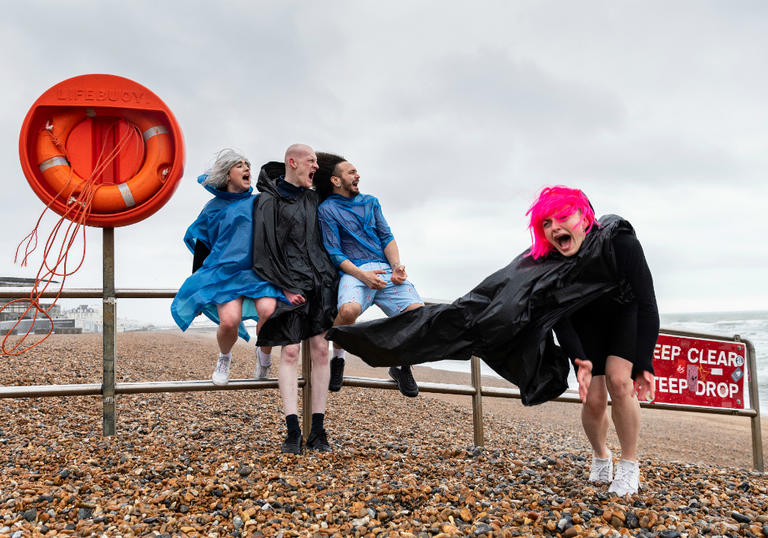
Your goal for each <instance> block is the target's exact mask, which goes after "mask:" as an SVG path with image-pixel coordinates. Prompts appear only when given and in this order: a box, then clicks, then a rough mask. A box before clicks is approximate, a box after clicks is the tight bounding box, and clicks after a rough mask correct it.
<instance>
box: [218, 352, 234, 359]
mask: <svg viewBox="0 0 768 538" xmlns="http://www.w3.org/2000/svg"><path fill="white" fill-rule="evenodd" d="M219 358H220V359H229V360H232V352H231V351H230V352H229V353H222V352H221V351H219Z"/></svg>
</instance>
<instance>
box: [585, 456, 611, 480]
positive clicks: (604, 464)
mask: <svg viewBox="0 0 768 538" xmlns="http://www.w3.org/2000/svg"><path fill="white" fill-rule="evenodd" d="M612 479H613V454H611V452H610V450H609V451H608V457H607V458H598V457H597V456H595V453H594V452H593V453H592V471H590V473H589V481H590V482H605V483H606V484H607V483H608V482H610V481H611V480H612Z"/></svg>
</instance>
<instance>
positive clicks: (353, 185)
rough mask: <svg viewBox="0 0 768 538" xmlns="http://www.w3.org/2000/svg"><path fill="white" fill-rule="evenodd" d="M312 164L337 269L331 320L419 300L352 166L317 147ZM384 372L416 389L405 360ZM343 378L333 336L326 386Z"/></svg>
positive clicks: (398, 308)
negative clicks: (335, 302) (334, 310)
mask: <svg viewBox="0 0 768 538" xmlns="http://www.w3.org/2000/svg"><path fill="white" fill-rule="evenodd" d="M317 164H318V170H317V172H316V173H315V177H314V184H315V188H316V190H317V192H318V194H319V195H320V197H321V198H322V199H323V200H324V201H323V203H321V204H320V207H319V208H318V210H317V211H318V218H319V219H320V226H321V228H322V231H323V244H324V245H325V248H326V250H327V251H328V253H329V254H330V256H331V260H332V261H333V263H334V265H335V266H336V267H337V268H338V269H339V271H340V272H341V275H342V276H341V280H340V282H339V295H338V306H339V315H338V317H337V318H336V321H335V323H334V325H335V326H338V325H350V324H352V323H354V322H355V321H356V320H357V318H358V317H359V316H360V315H361V314H362V313H363V312H365V310H366V309H367V308H368V307H370V306H371V305H372V304H375V305H376V306H378V307H379V308H381V309H382V310H383V311H384V313H385V314H386V315H387V316H394V315H395V314H399V313H400V312H405V311H407V310H413V309H416V308H419V307H422V306H424V303H423V302H422V300H421V297H420V296H419V293H418V292H417V291H416V288H414V287H413V284H411V283H410V282H409V281H408V280H407V278H408V275H407V274H406V272H405V266H404V265H403V264H402V263H400V251H399V249H398V247H397V242H396V241H395V236H394V235H392V232H391V230H390V229H389V225H388V224H387V221H386V219H385V218H384V215H383V214H382V211H381V205H380V204H379V201H378V200H377V199H376V198H375V197H374V196H370V195H368V194H361V193H360V188H359V182H360V174H359V173H358V172H357V169H356V168H355V166H354V165H353V164H352V163H350V162H349V161H347V160H346V159H345V158H344V157H341V156H339V155H334V154H333V153H318V154H317ZM389 375H390V376H391V377H392V379H394V380H395V382H396V383H397V385H398V387H399V389H400V392H401V393H402V394H404V395H405V396H409V397H415V396H417V395H418V394H419V386H418V385H417V384H416V381H415V380H414V379H413V374H412V372H411V367H410V366H409V365H405V366H393V367H391V368H390V369H389ZM343 379H344V349H343V348H342V347H341V346H340V345H339V344H337V343H335V342H334V344H333V358H332V359H331V379H330V383H329V385H328V390H330V391H332V392H337V391H339V390H341V385H342V382H343Z"/></svg>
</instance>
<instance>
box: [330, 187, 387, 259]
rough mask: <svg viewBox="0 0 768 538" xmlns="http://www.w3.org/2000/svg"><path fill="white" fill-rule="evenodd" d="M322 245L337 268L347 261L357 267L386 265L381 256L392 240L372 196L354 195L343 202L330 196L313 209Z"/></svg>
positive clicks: (342, 199) (341, 198)
mask: <svg viewBox="0 0 768 538" xmlns="http://www.w3.org/2000/svg"><path fill="white" fill-rule="evenodd" d="M317 215H318V218H319V219H320V227H321V229H322V231H323V244H324V245H325V249H326V250H327V251H328V254H329V255H330V256H331V261H333V264H334V265H335V266H336V267H338V266H339V265H340V264H341V262H343V261H344V260H349V261H351V262H352V263H354V264H355V265H357V266H358V267H359V266H360V265H363V264H364V263H369V262H382V263H389V262H388V261H387V258H386V256H385V255H384V247H386V246H387V245H388V244H389V243H390V242H391V241H392V240H393V239H394V238H395V236H393V235H392V232H391V231H390V229H389V224H387V221H386V219H385V218H384V215H383V214H382V212H381V205H380V204H379V201H378V200H377V199H376V197H375V196H370V195H368V194H358V195H357V196H355V197H354V198H347V197H346V196H341V195H340V194H331V195H330V196H329V197H328V198H327V199H326V200H325V201H324V202H323V203H322V204H320V207H318V208H317Z"/></svg>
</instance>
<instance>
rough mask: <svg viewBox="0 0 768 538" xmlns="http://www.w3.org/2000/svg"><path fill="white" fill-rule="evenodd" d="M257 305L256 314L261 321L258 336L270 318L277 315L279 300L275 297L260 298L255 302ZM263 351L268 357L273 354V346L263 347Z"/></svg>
mask: <svg viewBox="0 0 768 538" xmlns="http://www.w3.org/2000/svg"><path fill="white" fill-rule="evenodd" d="M254 304H255V305H256V313H257V314H258V315H259V320H258V321H257V322H256V334H259V332H260V331H261V327H262V326H263V325H264V322H266V321H267V319H268V318H269V316H271V315H272V314H274V313H275V308H276V307H277V299H275V298H274V297H259V298H258V299H256V300H254ZM261 351H262V352H263V353H266V354H267V355H271V354H272V346H269V347H267V346H261Z"/></svg>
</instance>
